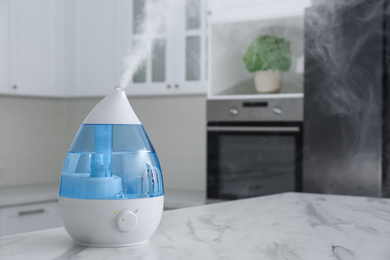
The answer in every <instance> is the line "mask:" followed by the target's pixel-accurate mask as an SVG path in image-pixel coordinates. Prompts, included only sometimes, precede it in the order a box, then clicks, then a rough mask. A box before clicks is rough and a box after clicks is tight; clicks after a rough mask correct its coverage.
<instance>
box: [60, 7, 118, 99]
mask: <svg viewBox="0 0 390 260" xmlns="http://www.w3.org/2000/svg"><path fill="white" fill-rule="evenodd" d="M119 3H120V1H119V0H82V1H79V0H66V1H65V2H64V5H65V9H64V24H65V25H64V57H63V58H64V63H63V64H64V75H65V77H64V85H65V86H66V91H65V94H66V95H68V96H102V95H106V94H107V93H108V92H109V91H110V90H111V89H113V88H114V87H115V86H117V85H118V82H119V70H120V66H121V60H120V58H119V57H118V55H119V54H118V43H119V41H120V39H121V34H123V32H122V31H120V27H121V26H122V25H121V23H120V21H119V17H118V14H119V12H120V6H119Z"/></svg>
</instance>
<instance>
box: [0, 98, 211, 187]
mask: <svg viewBox="0 0 390 260" xmlns="http://www.w3.org/2000/svg"><path fill="white" fill-rule="evenodd" d="M99 100H100V98H74V99H45V98H25V97H0V124H1V127H0V168H1V169H0V187H1V186H14V185H26V184H37V183H56V182H58V180H59V176H60V171H61V168H62V163H63V160H64V158H65V155H66V152H67V151H68V149H69V146H70V144H71V142H72V141H73V138H74V136H75V134H76V133H77V130H78V128H79V127H80V124H81V123H82V121H83V120H84V118H85V117H86V116H87V115H88V113H89V112H90V111H91V109H92V108H93V107H94V106H95V105H96V104H97V103H98V102H99ZM130 102H131V104H132V106H133V108H134V110H135V111H136V113H137V115H138V117H139V119H140V120H141V122H142V123H143V124H144V127H145V129H146V131H147V133H148V135H149V138H150V139H151V141H152V143H153V146H154V148H155V149H156V151H157V153H158V156H159V159H160V163H161V167H162V170H163V175H164V184H165V188H166V189H188V190H205V183H206V175H205V171H206V155H205V151H206V97H205V96H204V95H197V96H167V97H164V96H163V97H161V96H159V97H131V98H130Z"/></svg>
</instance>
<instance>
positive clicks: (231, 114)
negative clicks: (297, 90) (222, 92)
mask: <svg viewBox="0 0 390 260" xmlns="http://www.w3.org/2000/svg"><path fill="white" fill-rule="evenodd" d="M207 121H209V122H229V121H230V122H231V121H264V122H273V121H275V122H301V121H303V97H294V98H283V99H252V100H239V99H223V100H222V99H221V100H219V99H216V100H208V101H207Z"/></svg>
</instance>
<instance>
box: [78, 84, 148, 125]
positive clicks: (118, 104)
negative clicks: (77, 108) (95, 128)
mask: <svg viewBox="0 0 390 260" xmlns="http://www.w3.org/2000/svg"><path fill="white" fill-rule="evenodd" d="M83 124H113V125H115V124H129V125H141V122H140V121H139V119H138V117H137V115H136V114H135V113H134V110H133V108H132V107H131V106H130V103H129V100H128V99H127V96H126V92H125V90H124V89H123V88H120V87H116V88H115V89H114V90H113V91H112V92H111V93H110V94H108V95H107V96H106V97H104V98H103V99H102V100H101V101H100V102H99V103H98V104H97V105H96V106H95V108H94V109H93V110H92V111H91V112H90V113H89V115H88V116H87V118H85V120H84V122H83Z"/></svg>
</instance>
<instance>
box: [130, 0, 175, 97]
mask: <svg viewBox="0 0 390 260" xmlns="http://www.w3.org/2000/svg"><path fill="white" fill-rule="evenodd" d="M147 1H148V0H133V1H130V2H129V3H130V4H129V5H128V6H127V7H126V10H131V15H129V16H128V17H129V18H131V19H129V20H128V21H126V22H125V23H127V24H129V25H130V28H128V31H129V32H131V33H130V35H129V36H130V39H129V40H128V41H127V42H126V45H127V46H128V47H127V48H128V50H129V51H131V50H132V49H133V48H136V46H137V44H140V40H141V39H142V37H143V36H144V35H143V32H142V31H141V29H140V26H139V24H141V23H143V22H144V21H145V19H146V17H144V8H145V4H146V2H147ZM161 1H169V0H161ZM160 3H161V2H160ZM165 3H168V2H165ZM171 33H172V30H168V29H167V28H166V21H164V23H163V24H161V26H160V28H158V29H157V30H156V31H155V32H154V33H153V34H152V38H153V39H154V46H153V48H152V53H151V55H148V58H147V59H146V60H145V61H144V62H143V63H142V64H141V66H140V67H139V69H138V71H137V72H136V73H135V74H134V76H133V77H132V80H131V81H130V83H129V86H128V87H127V92H128V93H129V94H132V95H137V94H138V95H144V94H170V91H171V90H173V88H174V86H173V83H172V82H173V81H172V77H173V74H174V71H173V62H174V60H173V59H172V57H173V51H174V50H173V44H172V40H173V39H172V36H171ZM129 51H128V52H129ZM141 51H142V50H141Z"/></svg>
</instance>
